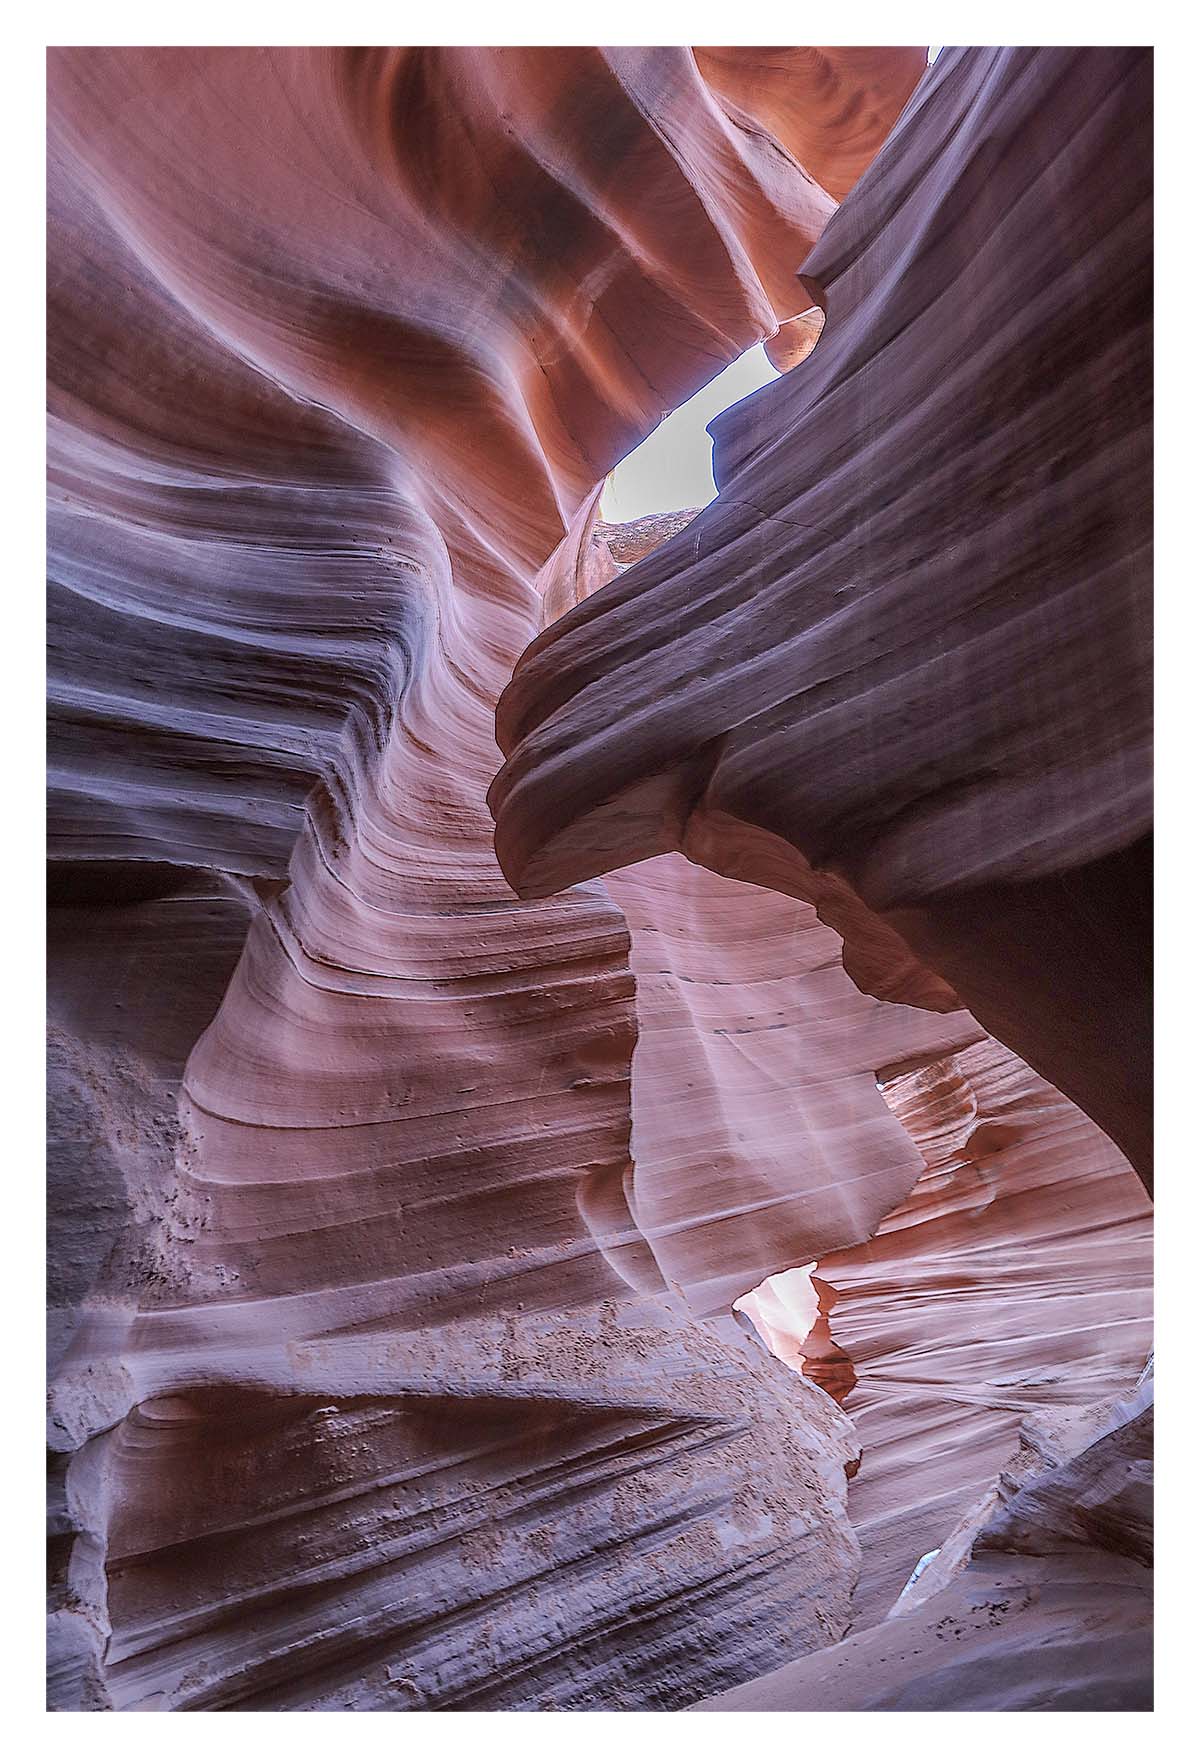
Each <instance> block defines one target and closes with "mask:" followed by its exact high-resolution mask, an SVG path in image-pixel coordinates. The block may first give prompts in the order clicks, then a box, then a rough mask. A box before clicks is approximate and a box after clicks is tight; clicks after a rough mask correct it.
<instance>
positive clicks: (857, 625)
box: [492, 49, 1151, 1178]
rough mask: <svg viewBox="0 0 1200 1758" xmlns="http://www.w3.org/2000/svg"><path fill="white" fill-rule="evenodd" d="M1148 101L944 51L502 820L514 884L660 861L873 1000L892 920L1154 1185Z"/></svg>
mask: <svg viewBox="0 0 1200 1758" xmlns="http://www.w3.org/2000/svg"><path fill="white" fill-rule="evenodd" d="M1150 100H1151V57H1150V55H1149V52H1147V51H1144V50H1136V49H1113V50H1102V51H1095V50H1090V49H1082V50H1070V49H1063V50H1050V51H1042V50H1029V49H998V50H954V51H945V52H943V54H942V55H941V56H940V57H939V59H938V61H937V62H936V63H935V65H934V67H933V68H932V69H931V71H930V74H929V77H928V79H927V80H925V81H924V82H923V83H922V85H921V88H920V90H919V91H918V93H917V94H916V96H915V98H914V100H913V102H912V103H911V104H910V105H909V106H908V108H907V110H906V111H905V114H904V116H903V117H902V119H901V121H900V123H899V125H898V126H897V128H896V129H895V130H894V131H893V133H892V135H891V136H890V138H889V140H888V142H887V144H886V146H885V148H884V149H883V151H882V152H881V153H880V155H879V156H878V158H877V159H876V160H875V162H874V164H873V165H872V166H871V168H870V170H869V171H868V173H867V174H866V176H865V177H864V178H863V180H862V182H861V183H860V184H859V185H858V186H857V188H856V189H855V191H854V195H853V197H852V198H851V199H850V200H849V201H848V202H846V203H845V204H844V205H843V207H842V208H841V209H839V211H838V213H837V215H836V216H835V217H834V219H833V221H832V222H831V224H830V226H829V227H828V229H827V230H826V232H825V233H824V235H823V237H822V240H821V242H820V244H819V245H818V246H817V248H816V249H815V250H814V251H813V253H812V254H811V255H810V256H809V258H808V259H807V261H806V262H805V264H804V272H803V280H804V284H805V287H806V290H807V292H808V294H809V295H811V296H812V297H815V298H816V299H817V300H818V302H819V303H820V305H821V306H822V307H823V309H824V311H825V314H826V322H825V327H824V329H823V332H822V334H821V338H820V342H819V344H818V345H817V347H816V349H815V351H814V352H813V353H812V354H811V356H810V357H809V358H808V360H807V361H805V362H804V364H803V365H802V366H801V367H800V368H799V370H797V371H793V372H791V373H787V374H785V375H784V377H782V378H781V379H779V380H778V381H777V382H775V383H774V384H771V385H768V386H766V387H765V388H764V389H763V390H762V391H760V392H759V393H757V394H756V395H755V396H753V397H751V398H749V399H747V401H746V402H745V403H744V404H743V405H741V406H739V407H738V408H736V409H734V410H732V411H730V412H729V413H728V414H727V415H726V416H724V417H723V418H722V419H721V420H720V421H718V422H717V423H715V424H714V432H715V436H716V459H715V471H716V477H717V481H718V486H719V489H720V493H719V495H718V498H717V500H716V501H715V502H714V503H713V504H712V505H711V506H709V507H708V508H706V509H705V511H704V512H702V513H701V514H700V516H699V517H698V518H697V519H696V520H695V522H694V523H693V524H692V525H691V526H690V527H689V528H688V530H687V532H686V533H685V534H684V535H682V536H681V537H679V538H677V539H675V541H674V542H673V543H670V544H668V545H666V546H665V547H663V548H662V549H660V550H658V551H657V552H656V553H655V554H654V555H653V556H651V557H649V558H648V559H647V560H646V561H645V562H644V563H643V564H642V565H641V566H640V567H639V568H638V569H636V570H635V571H632V572H630V573H627V574H626V575H624V576H623V577H622V579H621V580H619V581H617V582H614V583H613V584H612V585H610V586H609V587H608V588H606V589H605V590H604V591H603V592H600V593H597V594H596V595H594V596H593V597H592V598H590V599H589V600H588V602H587V603H586V604H584V605H580V606H578V607H577V608H576V609H575V610H574V611H573V612H572V613H571V614H570V615H569V616H566V617H564V618H563V619H562V620H561V622H559V623H558V624H556V625H555V627H554V628H553V629H551V630H548V631H546V632H544V633H543V634H542V635H541V636H540V638H539V639H538V641H536V642H535V643H534V644H533V646H532V647H531V649H530V651H529V653H528V654H527V655H526V656H525V657H524V658H523V660H522V663H521V665H520V667H519V668H518V671H517V674H516V677H515V680H514V682H513V683H512V684H511V685H510V686H509V688H508V690H507V691H506V693H505V696H504V698H503V700H502V702H501V705H500V713H499V720H498V726H499V732H500V741H501V744H502V745H503V747H504V748H505V750H506V751H507V752H508V754H509V756H508V762H507V764H506V765H505V768H504V770H503V771H502V773H501V775H500V777H499V779H498V781H497V783H496V785H495V788H494V789H493V794H492V799H493V805H494V809H495V811H496V816H497V837H496V846H497V850H498V852H499V855H500V859H501V864H502V865H503V866H504V869H505V871H506V873H507V874H508V876H509V878H510V879H511V880H512V882H513V883H514V885H515V886H516V887H517V889H518V890H519V891H520V892H522V894H523V895H526V896H541V895H545V894H547V893H551V892H554V891H558V890H560V889H561V888H562V887H563V886H564V885H567V884H570V883H573V882H576V881H578V880H581V879H585V878H588V877H591V876H594V875H596V874H598V873H603V872H605V871H608V870H609V869H610V868H614V867H620V866H623V865H625V864H627V863H629V862H631V861H636V860H639V859H644V858H646V857H647V856H651V855H657V854H661V853H664V852H666V851H669V850H675V849H681V850H682V851H683V852H684V853H685V854H688V855H690V856H691V857H692V858H694V859H696V860H699V861H703V862H704V863H705V864H707V865H709V866H711V867H714V868H716V869H717V870H719V871H721V872H723V873H726V874H730V875H733V876H736V877H738V878H742V879H750V880H755V881H757V882H759V883H761V884H764V885H769V886H773V887H775V888H777V889H780V890H784V891H787V892H789V893H791V894H792V895H794V896H798V897H802V898H807V899H810V900H812V901H814V902H817V903H818V905H819V907H820V909H821V913H822V915H823V917H824V918H825V919H826V920H828V921H830V922H831V923H832V924H833V925H834V926H836V927H837V928H838V929H839V931H840V932H842V933H843V934H844V936H845V938H846V940H847V968H850V969H853V970H854V972H855V974H856V976H857V977H858V979H859V980H860V981H862V982H864V983H865V984H866V986H868V987H871V988H872V989H873V990H874V992H875V993H895V991H894V990H892V991H889V990H885V989H883V988H881V987H880V974H881V973H880V972H879V971H878V970H877V969H876V960H875V959H874V957H873V955H866V956H864V955H863V954H862V953H861V952H860V945H861V944H862V943H864V942H865V941H866V940H867V939H868V938H869V937H870V935H871V933H872V931H874V932H878V931H879V930H880V928H883V929H886V930H888V931H890V932H891V933H893V934H895V935H896V936H898V937H899V939H900V941H902V942H903V943H904V944H905V945H906V946H907V947H908V948H909V949H910V951H911V952H912V953H913V954H915V956H916V958H917V959H919V960H920V961H921V962H922V963H923V964H924V965H925V966H926V967H927V968H928V969H929V970H931V971H933V972H936V973H937V975H938V976H939V977H940V978H942V979H943V980H944V982H945V984H946V985H948V987H949V989H950V990H952V991H953V992H954V993H955V994H956V995H957V996H958V997H959V998H960V999H961V1001H962V1002H963V1003H965V1004H966V1005H967V1006H968V1007H970V1009H971V1010H972V1012H973V1013H974V1015H975V1016H976V1018H978V1019H979V1021H980V1022H981V1023H982V1024H983V1025H984V1026H985V1027H986V1028H987V1029H988V1030H989V1031H990V1032H992V1033H993V1034H994V1035H995V1036H996V1037H998V1038H1000V1039H1001V1040H1002V1041H1003V1042H1005V1043H1007V1044H1008V1045H1009V1046H1010V1047H1011V1048H1013V1049H1015V1050H1016V1051H1017V1052H1018V1053H1019V1054H1020V1055H1021V1056H1022V1057H1023V1058H1024V1059H1025V1060H1027V1061H1028V1062H1029V1063H1030V1064H1031V1065H1032V1066H1033V1067H1035V1068H1036V1069H1037V1070H1038V1071H1039V1072H1040V1073H1042V1074H1043V1075H1044V1076H1045V1077H1046V1078H1048V1079H1049V1080H1051V1081H1053V1082H1054V1084H1055V1085H1056V1086H1057V1087H1058V1088H1059V1089H1060V1090H1061V1091H1063V1092H1064V1093H1066V1094H1068V1095H1069V1096H1070V1097H1072V1098H1074V1099H1075V1100H1076V1101H1077V1102H1078V1103H1079V1104H1080V1105H1081V1106H1082V1107H1083V1108H1084V1110H1086V1111H1087V1112H1088V1114H1089V1115H1090V1116H1092V1117H1093V1118H1095V1120H1096V1121H1097V1122H1098V1123H1100V1125H1101V1126H1102V1127H1103V1128H1104V1129H1105V1130H1106V1131H1107V1133H1108V1134H1110V1135H1111V1136H1112V1138H1113V1140H1114V1141H1116V1142H1117V1144H1118V1145H1119V1146H1120V1147H1121V1148H1122V1149H1123V1150H1124V1151H1125V1152H1126V1153H1127V1154H1128V1155H1129V1156H1130V1158H1131V1159H1132V1160H1133V1161H1134V1163H1135V1164H1136V1165H1137V1166H1138V1168H1139V1170H1140V1171H1141V1172H1142V1173H1143V1175H1144V1176H1146V1177H1147V1178H1148V1176H1149V1130H1150V1092H1149V1086H1150V1082H1149V1069H1150V1061H1149V1047H1150V1022H1149V1010H1148V1000H1149V947H1148V922H1149V891H1150V888H1149V876H1150V842H1149V831H1150V808H1151V799H1150V780H1151V778H1150V688H1149V681H1150V671H1149V644H1150V606H1149V543H1150V521H1149V501H1150V383H1151V375H1150V359H1149V337H1150V298H1149V291H1150V265H1151V256H1150V249H1149V238H1150V218H1151V202H1150V175H1151V174H1150V158H1149V153H1148V150H1147V138H1148V121H1149V107H1150ZM872 922H874V923H875V924H876V927H875V929H874V930H872V928H871V925H870V924H871V923H872Z"/></svg>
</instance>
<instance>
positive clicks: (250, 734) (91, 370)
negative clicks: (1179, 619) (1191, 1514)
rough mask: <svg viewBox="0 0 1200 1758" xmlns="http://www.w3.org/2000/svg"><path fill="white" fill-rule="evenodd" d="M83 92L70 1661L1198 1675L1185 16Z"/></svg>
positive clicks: (461, 62) (190, 1697) (158, 78)
mask: <svg viewBox="0 0 1200 1758" xmlns="http://www.w3.org/2000/svg"><path fill="white" fill-rule="evenodd" d="M48 74H49V86H48V93H49V96H48V125H49V160H48V235H47V236H48V245H47V249H48V277H47V291H48V351H47V359H48V378H49V419H48V452H49V457H48V469H49V503H48V612H47V619H48V620H47V631H48V650H49V660H48V677H49V698H50V702H49V711H50V724H49V734H48V753H49V755H48V784H49V808H48V828H49V867H48V874H49V877H48V886H49V906H50V907H49V910H48V1014H49V1021H48V1023H49V1061H48V1069H49V1075H48V1099H49V1125H48V1160H49V1168H48V1170H49V1201H48V1210H49V1247H48V1249H49V1259H48V1264H49V1269H48V1297H49V1307H50V1312H49V1380H50V1384H49V1430H48V1433H49V1440H48V1483H49V1540H48V1549H49V1636H48V1670H49V1684H48V1692H49V1696H48V1702H49V1706H50V1707H51V1708H52V1709H54V1710H60V1711H146V1710H149V1711H204V1710H220V1711H257V1712H268V1711H291V1710H311V1711H347V1710H349V1711H360V1710H366V1711H384V1712H387V1711H405V1712H425V1711H442V1710H453V1711H475V1710H492V1711H543V1710H545V1711H593V1712H594V1711H644V1710H652V1711H676V1710H687V1711H697V1712H717V1713H733V1712H742V1711H778V1710H788V1711H796V1712H805V1711H829V1710H840V1711H861V1710H884V1711H890V1710H950V1711H954V1710H979V1711H990V1710H1011V1711H1044V1710H1066V1711H1089V1710H1146V1709H1149V1708H1150V1707H1151V1706H1152V1689H1151V1637H1152V1624H1151V1605H1152V1591H1153V1570H1152V1513H1151V1508H1152V1464H1151V1445H1152V1424H1153V1356H1152V1332H1151V1320H1152V1206H1151V1199H1150V1194H1149V1193H1150V1190H1151V1182H1152V1181H1151V1152H1152V1150H1151V1112H1152V1103H1151V1072H1152V1071H1151V1043H1152V1029H1151V1007H1150V999H1151V998H1150V971H1151V893H1152V855H1151V848H1152V844H1151V814H1152V768H1151V756H1152V738H1151V702H1152V689H1151V683H1152V673H1151V627H1152V597H1151V556H1150V546H1151V529H1152V517H1151V513H1152V490H1151V439H1152V407H1151V383H1152V372H1151V340H1152V322H1151V317H1152V153H1151V146H1152V97H1153V89H1152V88H1153V56H1152V53H1151V51H1150V50H1148V49H1139V48H953V47H947V48H944V49H942V50H941V52H940V53H939V54H938V55H937V56H936V58H935V59H933V60H932V61H930V60H929V57H928V55H927V52H926V50H925V48H923V47H914V48H878V49H865V48H786V47H774V48H742V47H737V48H719V47H718V48H698V47H697V48H683V47H658V48H628V47H625V48H608V49H602V48H574V47H564V48H550V47H539V48H454V47H443V48H438V47H426V48H401V47H396V48H261V49H249V48H190V49H182V48H170V49H168V48H59V49H53V50H51V51H50V53H49V56H48ZM759 344H763V345H765V348H766V354H767V357H768V359H769V361H770V362H771V365H772V367H773V370H774V376H773V377H772V378H771V381H770V382H768V383H765V384H763V385H762V386H761V388H759V389H757V390H755V391H753V392H752V393H751V394H750V395H749V396H746V397H744V398H743V399H742V400H740V401H738V402H736V403H735V404H733V405H732V406H731V407H729V408H728V409H727V410H726V411H725V412H724V413H722V414H720V415H719V416H718V417H717V418H716V419H715V420H714V421H713V422H712V425H711V431H712V436H713V466H712V468H713V476H714V482H715V486H716V490H717V492H716V495H715V498H711V499H709V500H708V502H707V504H703V505H699V506H696V505H694V504H689V505H687V506H680V507H670V506H663V507H661V508H656V509H655V510H654V511H653V512H652V513H649V514H643V515H639V517H637V518H636V519H619V518H614V517H613V516H611V514H610V512H609V510H608V508H607V506H606V503H605V498H604V497H605V484H606V481H607V480H608V479H609V478H610V474H611V473H612V472H613V470H614V468H615V467H616V466H617V465H618V464H619V463H620V461H621V460H623V459H625V458H627V457H628V456H629V455H630V454H631V453H633V452H634V451H635V449H636V448H637V447H638V446H639V444H640V443H641V442H644V441H645V440H646V439H647V437H648V436H649V435H650V434H651V433H652V432H653V431H654V430H655V429H656V428H657V427H658V425H659V423H660V422H661V421H662V420H663V418H664V417H665V416H668V415H669V414H670V413H671V412H672V411H675V410H677V409H679V408H680V406H681V405H683V404H684V403H685V402H686V401H687V400H688V399H689V398H691V397H692V396H694V395H695V394H696V393H697V392H698V391H699V390H700V389H701V388H702V387H704V386H706V385H708V384H709V383H710V381H712V380H713V379H714V378H715V377H716V375H717V374H719V373H720V372H722V370H723V369H726V368H727V367H729V365H730V364H731V363H732V362H734V361H737V360H738V359H740V358H741V357H742V356H744V355H745V354H746V353H747V351H749V350H751V349H753V348H755V347H757V346H758V345H759ZM683 1725H685V1726H694V1724H683Z"/></svg>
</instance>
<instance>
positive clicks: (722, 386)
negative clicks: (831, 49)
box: [600, 43, 941, 525]
mask: <svg viewBox="0 0 1200 1758" xmlns="http://www.w3.org/2000/svg"><path fill="white" fill-rule="evenodd" d="M940 48H941V44H940V43H938V44H934V45H932V46H931V47H930V50H929V61H930V64H932V63H933V61H934V59H935V58H936V56H937V54H938V52H939V50H940ZM778 377H779V374H778V373H777V372H776V370H775V368H774V367H773V366H772V365H771V362H770V361H769V360H768V359H767V356H766V354H765V353H764V351H763V346H762V343H761V342H760V343H759V344H758V346H757V347H755V348H751V349H750V351H749V353H748V354H743V355H742V357H741V359H740V360H735V361H734V362H733V364H732V366H727V367H726V368H725V370H724V372H719V373H718V374H717V376H716V378H714V379H713V380H712V381H711V383H709V384H707V385H705V387H704V389H703V390H702V391H697V392H696V395H695V396H694V397H689V398H688V401H687V402H686V403H683V404H681V405H680V407H679V408H678V409H676V410H675V411H674V413H673V414H671V415H668V416H667V417H666V419H665V421H662V422H660V424H659V425H658V426H657V427H656V428H655V430H654V432H653V433H652V434H650V435H649V437H648V438H646V439H644V440H643V441H642V443H641V445H640V446H638V447H637V448H636V449H635V450H634V451H632V452H630V454H629V456H628V457H627V458H622V460H621V462H620V463H619V464H618V465H617V467H616V469H615V470H614V471H613V472H612V475H611V476H610V477H609V479H608V482H607V483H606V484H605V488H604V493H603V495H602V496H601V498H600V517H601V518H602V519H608V520H609V521H610V522H611V523H612V524H614V525H624V524H627V523H628V522H629V520H630V519H642V518H645V516H646V514H647V513H673V512H676V511H677V510H678V509H679V508H680V507H706V506H707V505H708V503H709V501H711V500H715V499H716V494H717V485H716V483H715V482H714V481H713V473H712V441H711V439H710V438H709V437H708V434H707V432H706V431H705V430H706V428H707V427H708V424H709V422H710V421H714V420H715V419H716V417H717V416H718V415H720V414H721V412H722V410H724V409H728V408H729V407H730V406H731V404H733V403H740V402H741V400H742V398H743V397H748V396H749V395H750V393H751V391H757V390H759V389H760V388H761V386H763V385H765V384H769V383H770V382H771V380H772V379H773V378H778Z"/></svg>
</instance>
